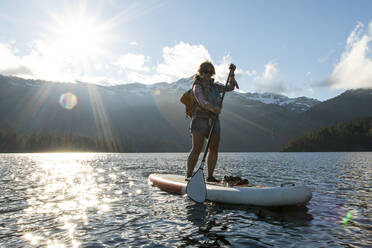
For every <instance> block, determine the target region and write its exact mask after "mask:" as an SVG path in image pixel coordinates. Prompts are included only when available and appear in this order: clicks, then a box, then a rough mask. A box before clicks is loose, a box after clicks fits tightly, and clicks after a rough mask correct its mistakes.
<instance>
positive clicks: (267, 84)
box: [248, 61, 287, 94]
mask: <svg viewBox="0 0 372 248" xmlns="http://www.w3.org/2000/svg"><path fill="white" fill-rule="evenodd" d="M248 74H249V75H250V76H251V77H253V79H254V88H255V90H256V91H258V92H271V93H277V94H283V93H285V92H286V91H287V89H286V87H285V85H284V81H283V80H282V79H281V77H280V74H279V66H278V64H277V63H275V62H272V61H271V62H269V63H267V64H266V65H265V70H264V72H263V73H262V75H261V76H259V75H257V73H256V71H253V72H249V71H248Z"/></svg>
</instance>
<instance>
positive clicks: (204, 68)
mask: <svg viewBox="0 0 372 248" xmlns="http://www.w3.org/2000/svg"><path fill="white" fill-rule="evenodd" d="M203 72H212V75H214V74H216V71H215V69H214V66H213V64H212V62H210V61H205V62H203V63H201V64H200V65H199V68H198V73H197V74H195V76H194V81H197V80H199V79H200V74H201V73H203Z"/></svg>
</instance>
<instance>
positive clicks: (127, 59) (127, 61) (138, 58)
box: [116, 53, 150, 72]
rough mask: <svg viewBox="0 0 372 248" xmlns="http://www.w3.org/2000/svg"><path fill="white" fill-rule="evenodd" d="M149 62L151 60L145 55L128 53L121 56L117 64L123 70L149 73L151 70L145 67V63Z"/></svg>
mask: <svg viewBox="0 0 372 248" xmlns="http://www.w3.org/2000/svg"><path fill="white" fill-rule="evenodd" d="M149 60H150V58H149V57H145V55H143V54H133V53H128V54H123V55H120V57H119V59H118V61H117V62H116V64H117V65H118V66H119V67H120V68H121V69H123V70H131V71H138V72H147V71H149V70H150V68H149V67H147V66H145V63H146V62H147V61H149Z"/></svg>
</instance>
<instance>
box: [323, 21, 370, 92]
mask: <svg viewBox="0 0 372 248" xmlns="http://www.w3.org/2000/svg"><path fill="white" fill-rule="evenodd" d="M371 40H372V21H371V22H370V23H369V27H368V30H365V29H364V25H363V24H362V23H358V24H357V25H356V27H355V28H354V30H353V31H352V32H351V33H350V35H349V37H348V38H347V42H346V48H345V51H344V52H343V54H342V55H341V59H340V62H339V63H338V64H336V65H335V67H334V69H333V71H332V73H331V75H330V77H329V78H328V79H327V80H326V81H325V82H324V84H326V85H331V87H332V88H335V89H350V88H369V87H372V59H371V56H370V52H371V50H370V49H371V48H370V42H371Z"/></svg>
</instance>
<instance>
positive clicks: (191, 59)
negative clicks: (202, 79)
mask: <svg viewBox="0 0 372 248" xmlns="http://www.w3.org/2000/svg"><path fill="white" fill-rule="evenodd" d="M206 60H209V61H211V60H212V59H211V56H210V54H209V52H208V50H207V49H206V48H205V47H204V46H203V45H190V44H188V43H184V42H180V43H179V44H177V45H175V46H174V47H164V48H163V63H161V64H159V65H158V66H157V72H158V73H159V74H164V75H168V76H171V77H176V78H182V77H190V76H191V75H193V74H195V73H196V71H197V68H198V66H199V65H200V64H201V63H202V62H204V61H206Z"/></svg>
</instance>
